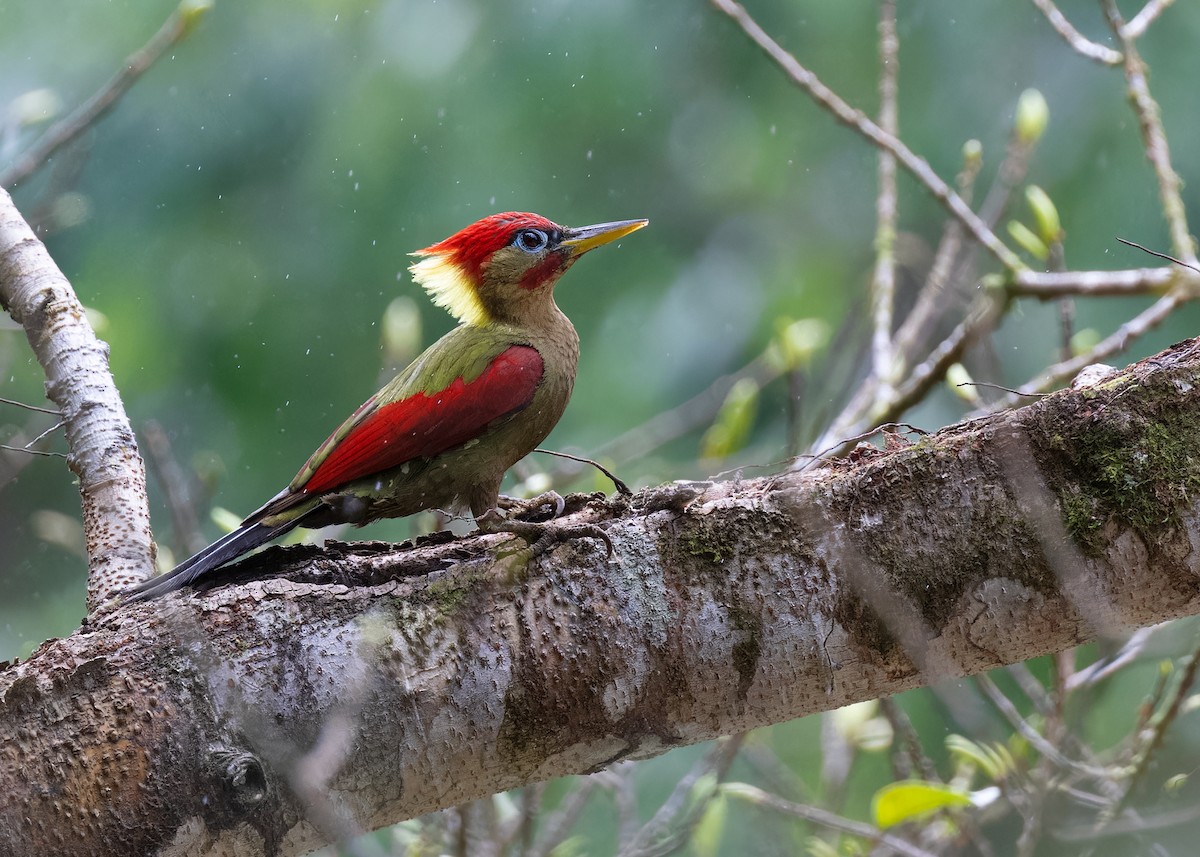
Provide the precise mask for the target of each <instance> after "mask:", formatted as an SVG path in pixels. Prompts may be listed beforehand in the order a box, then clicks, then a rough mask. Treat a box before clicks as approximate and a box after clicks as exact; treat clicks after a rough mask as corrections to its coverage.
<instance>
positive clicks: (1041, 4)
mask: <svg viewBox="0 0 1200 857" xmlns="http://www.w3.org/2000/svg"><path fill="white" fill-rule="evenodd" d="M1033 5H1034V6H1037V8H1038V10H1039V11H1040V12H1041V13H1042V14H1043V15H1045V16H1046V20H1047V21H1049V22H1050V26H1051V27H1053V28H1054V32H1056V33H1058V34H1059V35H1060V36H1062V37H1063V40H1064V41H1065V42H1066V43H1067V44H1068V45H1070V46H1071V47H1072V49H1074V51H1075V52H1076V53H1077V54H1080V55H1081V56H1085V57H1087V58H1088V59H1090V60H1095V61H1096V62H1099V63H1104V64H1105V65H1118V64H1119V63H1120V62H1121V60H1122V56H1121V52H1120V51H1114V50H1113V49H1112V48H1110V47H1106V46H1105V45H1101V44H1097V43H1096V42H1093V41H1092V40H1091V39H1089V38H1088V37H1087V36H1085V35H1084V34H1083V33H1081V32H1079V31H1078V30H1076V29H1075V27H1074V25H1073V24H1072V23H1071V22H1070V21H1068V20H1067V18H1066V16H1065V15H1063V13H1062V12H1060V11H1058V7H1057V6H1055V5H1054V3H1053V0H1033Z"/></svg>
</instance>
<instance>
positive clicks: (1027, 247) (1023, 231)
mask: <svg viewBox="0 0 1200 857" xmlns="http://www.w3.org/2000/svg"><path fill="white" fill-rule="evenodd" d="M1008 234H1009V235H1011V236H1012V239H1013V241H1016V242H1017V243H1018V244H1019V245H1021V249H1023V250H1024V251H1025V252H1026V253H1028V254H1029V255H1030V256H1033V257H1034V258H1035V259H1037V260H1039V261H1041V262H1044V261H1046V257H1047V256H1049V255H1050V248H1049V247H1047V246H1046V245H1045V243H1043V241H1042V239H1041V238H1038V237H1037V235H1036V234H1034V232H1033V230H1032V229H1030V228H1029V227H1028V226H1026V225H1025V224H1024V223H1021V222H1020V221H1018V220H1010V221H1008Z"/></svg>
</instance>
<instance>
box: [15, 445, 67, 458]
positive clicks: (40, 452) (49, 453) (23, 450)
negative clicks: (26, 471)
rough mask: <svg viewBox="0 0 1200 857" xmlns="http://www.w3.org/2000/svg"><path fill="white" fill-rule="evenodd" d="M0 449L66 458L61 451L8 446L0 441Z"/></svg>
mask: <svg viewBox="0 0 1200 857" xmlns="http://www.w3.org/2000/svg"><path fill="white" fill-rule="evenodd" d="M0 449H3V450H6V451H7V452H23V453H25V454H26V455H44V456H46V457H48V458H66V457H67V456H66V454H65V453H62V452H47V451H46V450H43V449H26V448H25V447H23V446H9V445H8V444H7V443H0Z"/></svg>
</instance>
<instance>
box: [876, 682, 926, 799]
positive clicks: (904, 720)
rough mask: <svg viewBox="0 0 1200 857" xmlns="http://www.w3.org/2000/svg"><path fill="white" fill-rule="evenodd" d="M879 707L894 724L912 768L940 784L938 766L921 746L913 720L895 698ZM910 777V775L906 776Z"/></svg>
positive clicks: (885, 701) (884, 699)
mask: <svg viewBox="0 0 1200 857" xmlns="http://www.w3.org/2000/svg"><path fill="white" fill-rule="evenodd" d="M879 707H880V709H881V710H882V711H883V716H884V717H886V718H887V720H888V723H890V724H892V731H893V732H894V733H895V735H896V737H897V738H899V739H900V740H899V742H898V744H897V746H898V747H903V749H904V751H905V753H906V755H907V756H908V762H909V764H910V766H912V767H913V768H915V769H916V770H917V772H918V773H920V775H921V777H922V778H924V779H926V780H929V781H930V782H938V781H939V780H940V778H939V777H938V772H937V765H935V764H934V763H933V759H931V758H929V755H928V754H927V753H926V752H925V748H924V747H922V746H921V736H919V735H918V734H917V730H916V729H915V728H913V724H912V720H910V719H909V716H908V712H907V711H905V710H904V709H903V708H902V707H901V706H900V704H899V703H898V702H896V700H895V698H893V697H890V696H885V697H884V698H883V699H881V700H879ZM905 776H908V774H905Z"/></svg>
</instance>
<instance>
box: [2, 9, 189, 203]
mask: <svg viewBox="0 0 1200 857" xmlns="http://www.w3.org/2000/svg"><path fill="white" fill-rule="evenodd" d="M209 5H210V4H209V2H208V0H183V2H182V3H180V4H179V6H178V7H177V8H176V9H175V11H174V12H172V13H171V15H170V17H168V18H167V20H166V21H165V22H164V23H163V25H162V26H161V27H160V28H159V30H158V32H157V33H155V34H154V35H153V36H151V37H150V40H149V41H148V42H146V44H145V45H143V46H142V47H141V49H139V50H138V51H136V52H134V53H132V54H130V55H129V56H128V57H126V58H125V62H124V64H123V65H122V67H121V70H120V71H118V72H117V73H116V74H115V75H113V77H112V78H111V79H110V80H109V81H108V82H107V83H106V84H104V86H102V87H101V88H100V89H99V91H97V92H96V93H95V94H94V95H93V96H92V97H91V98H89V99H88V100H87V101H85V102H84V103H83V104H81V105H79V107H77V108H75V110H73V111H72V112H71V113H70V114H69V115H67V116H65V117H63V118H62V119H60V120H59V121H58V122H55V123H54V124H53V125H51V126H50V127H49V128H48V129H46V132H45V133H44V134H42V136H41V137H39V138H38V139H37V141H36V142H35V143H34V144H33V145H32V146H30V147H29V149H27V150H26V151H25V153H24V154H23V155H22V156H21V157H20V158H18V159H17V161H16V163H14V164H13V165H12V166H10V167H9V168H8V169H7V170H5V171H4V172H2V173H0V187H7V188H10V189H11V188H13V187H15V186H16V185H18V184H20V183H21V182H22V181H24V180H25V179H27V178H29V176H30V175H32V174H33V173H34V172H35V171H36V170H37V169H38V168H39V167H41V166H42V164H44V163H46V161H47V160H48V159H49V158H50V157H51V156H52V155H53V154H54V153H55V152H57V151H58V150H59V149H61V148H62V147H63V146H65V145H66V144H67V143H69V142H71V141H72V140H74V139H75V138H76V137H78V136H79V135H80V134H82V133H83V132H84V131H86V130H87V129H88V128H90V127H91V126H92V125H94V124H95V123H96V121H97V120H99V119H100V117H101V116H103V115H104V114H105V113H107V112H108V111H109V110H110V109H112V106H113V105H114V104H116V103H117V101H118V100H119V99H120V98H121V96H122V95H124V94H125V93H126V92H128V91H129V88H130V87H131V86H133V84H134V83H136V82H137V79H138V78H139V77H141V76H142V75H143V74H145V73H146V71H147V70H149V68H150V67H151V66H152V65H154V63H155V62H156V61H157V60H158V59H159V58H160V57H161V56H162V55H163V54H164V53H165V52H166V51H167V50H169V49H170V48H171V47H172V46H173V45H175V44H177V43H178V42H179V41H180V40H181V39H183V38H184V37H185V36H186V35H187V34H188V33H190V32H191V31H192V28H193V27H194V26H195V24H196V23H197V21H198V20H199V16H200V15H201V14H203V13H204V12H205V11H206V10H207V8H208V6H209Z"/></svg>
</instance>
